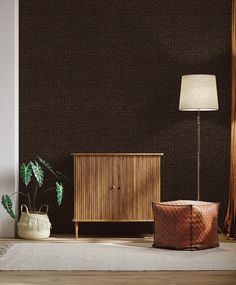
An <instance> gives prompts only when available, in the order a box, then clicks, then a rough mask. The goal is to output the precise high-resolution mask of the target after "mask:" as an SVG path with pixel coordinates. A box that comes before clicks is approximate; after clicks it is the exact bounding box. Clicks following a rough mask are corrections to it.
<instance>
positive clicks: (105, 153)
mask: <svg viewBox="0 0 236 285" xmlns="http://www.w3.org/2000/svg"><path fill="white" fill-rule="evenodd" d="M71 155H73V156H77V155H78V156H79V155H110V156H112V155H114V156H115V155H150V156H153V155H156V156H161V155H164V153H150V152H148V153H129V152H125V153H120V152H119V153H107V152H100V153H83V152H78V153H71Z"/></svg>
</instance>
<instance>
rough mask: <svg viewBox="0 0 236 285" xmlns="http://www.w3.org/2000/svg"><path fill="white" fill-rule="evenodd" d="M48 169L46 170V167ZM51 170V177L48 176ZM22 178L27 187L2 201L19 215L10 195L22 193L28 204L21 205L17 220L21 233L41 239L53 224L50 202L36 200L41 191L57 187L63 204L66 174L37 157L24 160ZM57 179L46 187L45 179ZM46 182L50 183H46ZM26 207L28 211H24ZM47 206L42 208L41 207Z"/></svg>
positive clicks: (5, 195) (22, 236)
mask: <svg viewBox="0 0 236 285" xmlns="http://www.w3.org/2000/svg"><path fill="white" fill-rule="evenodd" d="M45 170H46V171H45ZM49 174H50V175H51V177H49V179H48V176H49ZM20 178H21V179H22V182H23V184H24V186H25V189H24V191H20V192H15V193H13V194H11V195H10V196H9V195H7V194H4V195H2V205H3V207H4V208H5V209H6V211H7V213H8V214H9V215H10V216H11V217H12V218H13V219H16V215H15V213H14V211H13V209H12V205H13V203H12V199H11V196H13V195H15V194H19V195H23V196H25V198H26V201H27V203H26V204H27V205H26V204H23V205H21V207H20V208H21V217H20V221H19V223H18V235H19V237H21V238H30V239H42V238H48V237H49V236H50V228H51V224H50V221H49V218H48V215H47V212H48V205H41V206H40V207H39V208H37V200H38V198H39V196H41V195H42V194H44V193H46V192H48V191H51V190H54V191H56V197H57V205H58V206H60V205H61V204H62V200H63V194H64V186H63V184H62V180H68V179H67V177H66V176H65V175H64V174H62V173H61V172H59V171H57V170H56V171H55V170H53V168H52V166H51V165H50V163H49V162H47V161H45V160H44V159H42V158H40V157H37V159H36V160H35V161H30V162H28V163H22V164H21V165H20ZM51 179H54V183H55V184H54V186H52V187H47V188H45V187H44V185H45V184H46V183H45V182H46V181H48V182H49V180H51ZM47 185H50V184H48V183H47ZM24 208H25V210H26V211H23V209H24ZM43 208H45V211H44V212H43V211H42V209H43Z"/></svg>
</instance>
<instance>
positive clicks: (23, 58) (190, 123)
mask: <svg viewBox="0 0 236 285" xmlns="http://www.w3.org/2000/svg"><path fill="white" fill-rule="evenodd" d="M230 33H231V0H219V1H215V0H198V1H196V0H83V1H80V0H33V1H32V0H20V162H23V161H26V160H29V159H34V158H35V157H36V155H40V156H42V157H43V158H45V159H46V160H49V161H50V162H51V163H52V164H53V165H54V166H55V167H56V168H58V169H59V170H61V171H62V172H64V173H65V174H66V175H67V176H68V177H69V178H70V179H71V180H72V177H73V168H72V158H71V156H70V153H71V152H163V153H164V154H165V155H164V157H163V159H162V177H161V178H162V199H163V200H174V199H195V198H196V148H197V133H196V113H194V112H180V111H178V101H179V91H180V80H181V75H182V74H190V73H212V74H216V76H217V83H218V94H219V105H220V110H219V111H218V112H202V113H201V120H202V155H201V163H202V165H201V167H202V168H201V188H202V189H201V192H202V199H203V200H207V201H219V202H220V204H221V206H220V223H221V226H222V224H223V220H224V216H225V213H226V207H227V201H228V187H229V155H230V154H229V151H230V104H231V103H230V102H231V95H230V94H231V87H230V85H231V58H230V55H231V51H230V48H231V35H230ZM54 198H55V197H54V193H51V194H50V195H49V194H48V196H45V200H44V202H48V203H49V204H50V206H51V208H50V213H49V215H50V219H51V222H52V224H53V232H56V233H70V232H72V231H73V225H72V222H71V220H72V216H73V187H72V185H68V186H67V187H66V192H65V200H64V203H63V205H62V206H61V207H60V208H57V207H56V202H55V199H54ZM49 200H50V201H49ZM151 229H152V226H151V225H148V224H145V225H142V224H134V225H130V224H128V225H124V224H121V225H120V224H106V225H104V224H92V225H91V224H83V225H81V232H82V233H91V232H100V233H105V232H106V233H108V232H110V233H114V232H116V233H126V234H127V233H133V232H145V231H150V230H151Z"/></svg>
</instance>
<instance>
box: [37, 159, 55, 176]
mask: <svg viewBox="0 0 236 285" xmlns="http://www.w3.org/2000/svg"><path fill="white" fill-rule="evenodd" d="M37 158H38V160H39V161H40V162H41V163H42V164H43V165H44V166H45V167H46V168H47V169H48V170H49V171H50V172H51V173H52V174H53V175H55V176H56V177H58V176H57V173H56V171H54V170H53V169H52V166H51V164H50V163H49V162H48V161H46V160H44V159H42V158H41V157H39V156H37Z"/></svg>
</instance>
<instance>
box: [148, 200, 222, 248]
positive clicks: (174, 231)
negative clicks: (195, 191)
mask: <svg viewBox="0 0 236 285" xmlns="http://www.w3.org/2000/svg"><path fill="white" fill-rule="evenodd" d="M152 207H153V212H154V227H155V228H154V244H153V247H161V248H172V249H186V250H195V249H205V248H211V247H217V246H219V243H218V210H219V203H212V202H202V201H190V200H178V201H169V202H161V203H153V204H152Z"/></svg>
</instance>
